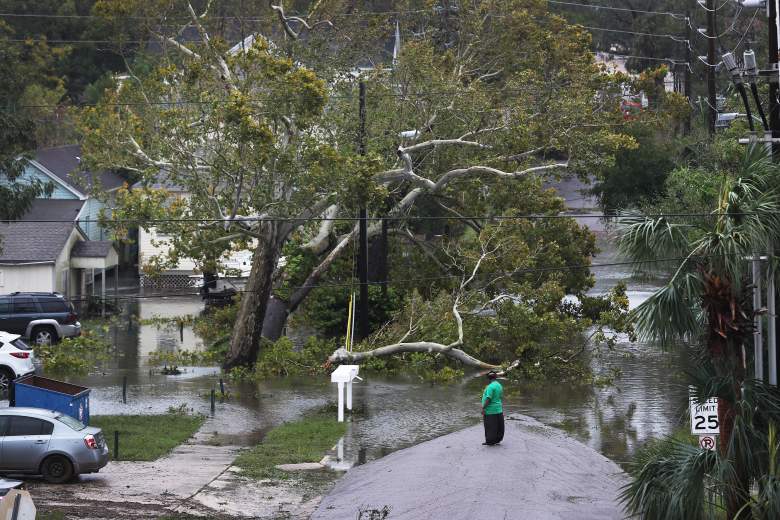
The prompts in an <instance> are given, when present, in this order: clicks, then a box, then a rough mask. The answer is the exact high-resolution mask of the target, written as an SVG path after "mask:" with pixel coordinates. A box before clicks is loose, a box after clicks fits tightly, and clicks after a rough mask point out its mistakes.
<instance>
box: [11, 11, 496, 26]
mask: <svg viewBox="0 0 780 520" xmlns="http://www.w3.org/2000/svg"><path fill="white" fill-rule="evenodd" d="M423 13H431V14H438V13H436V10H435V9H405V10H394V11H358V12H354V13H333V14H330V15H328V17H329V18H371V17H382V16H388V17H390V16H403V15H411V14H423ZM286 14H287V16H288V17H290V16H294V17H300V18H306V17H307V16H308V15H306V14H303V13H298V14H295V13H286ZM490 16H494V17H503V15H494V14H493V15H490ZM0 18H42V19H76V20H78V19H99V20H107V18H106V17H105V16H101V15H94V14H57V13H0ZM122 19H123V20H151V21H159V20H161V19H167V17H164V16H138V15H127V16H122ZM278 19H279V16H278V15H277V14H268V15H267V16H236V15H226V16H213V17H211V18H207V19H206V21H222V20H235V21H241V22H267V21H276V20H278ZM191 23H192V19H191V18H189V17H186V18H184V19H182V21H181V24H177V25H176V26H180V25H182V24H183V25H189V24H191Z"/></svg>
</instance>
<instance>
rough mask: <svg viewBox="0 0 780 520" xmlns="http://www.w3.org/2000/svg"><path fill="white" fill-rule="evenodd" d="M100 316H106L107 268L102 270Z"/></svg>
mask: <svg viewBox="0 0 780 520" xmlns="http://www.w3.org/2000/svg"><path fill="white" fill-rule="evenodd" d="M100 275H101V276H100V316H101V317H103V318H105V317H106V268H105V267H104V268H103V269H101V270H100Z"/></svg>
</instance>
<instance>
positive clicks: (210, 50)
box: [82, 0, 656, 366]
mask: <svg viewBox="0 0 780 520" xmlns="http://www.w3.org/2000/svg"><path fill="white" fill-rule="evenodd" d="M347 4H350V3H349V2H347V3H342V2H336V1H332V2H327V1H323V2H313V3H311V4H310V5H296V6H295V8H297V9H311V10H310V11H309V12H308V13H306V15H305V16H304V17H303V18H304V20H305V21H306V24H304V23H303V22H301V21H300V20H297V19H295V18H292V17H289V16H287V15H286V14H285V13H289V12H295V11H292V10H291V9H293V8H292V7H291V6H290V5H289V4H272V7H271V8H270V9H268V8H265V7H263V9H262V14H263V15H264V16H269V19H270V20H271V21H269V25H267V26H266V25H263V24H264V21H263V20H265V18H264V16H261V17H260V18H261V21H260V22H258V24H259V25H258V28H257V29H255V30H260V31H262V30H265V32H261V33H260V34H255V38H254V41H253V42H251V43H250V42H248V41H247V42H245V44H244V46H241V45H239V46H238V47H236V48H234V50H233V51H232V52H231V51H229V49H230V46H231V44H233V43H234V42H235V41H236V39H235V38H236V36H237V31H236V29H237V27H235V26H232V27H231V26H230V25H229V24H228V25H224V24H222V22H223V21H224V20H225V19H226V18H224V17H221V16H222V15H221V13H222V12H223V11H221V10H220V8H219V6H218V3H215V4H214V5H209V6H208V7H209V9H208V10H206V9H205V7H206V6H201V5H196V6H192V7H191V6H189V4H187V3H186V2H133V1H128V2H123V3H122V4H116V3H113V2H99V3H98V4H96V7H95V9H96V12H100V13H101V15H103V16H105V17H106V19H107V23H116V22H117V21H118V20H122V19H124V18H127V17H131V16H132V17H142V18H143V19H145V20H149V19H159V20H166V21H169V22H170V21H177V22H178V21H182V23H183V25H181V26H176V27H170V23H169V24H166V25H164V26H161V25H159V24H157V25H156V24H154V23H151V22H150V23H149V30H150V31H151V32H150V35H151V36H150V37H151V38H153V39H155V41H159V42H160V54H159V58H158V59H157V60H156V61H155V63H154V66H153V67H150V68H148V69H142V68H138V69H132V70H131V73H132V74H131V77H130V78H128V79H127V80H126V81H123V82H122V83H121V84H120V85H117V86H116V87H115V88H114V89H110V90H109V91H107V93H106V95H105V96H104V97H103V100H102V102H101V103H99V104H98V106H96V107H94V108H90V109H87V110H85V111H84V113H83V115H82V116H83V117H82V123H83V129H84V133H85V136H86V141H85V149H86V151H87V154H86V155H87V162H88V163H89V165H92V166H96V167H110V168H121V169H124V170H125V171H129V172H133V174H134V175H136V176H137V178H138V179H140V180H141V188H140V189H135V190H132V191H128V192H127V193H126V194H125V193H123V194H122V195H121V196H120V197H119V198H118V200H119V202H120V207H119V208H117V211H116V212H115V213H114V215H116V216H119V215H121V216H123V217H129V218H130V219H133V218H134V215H136V216H137V218H139V219H140V220H143V219H144V218H147V217H148V216H155V217H158V218H159V217H173V218H176V219H177V221H176V222H167V223H165V224H160V226H159V230H160V231H161V232H163V233H165V234H167V235H169V236H170V237H171V238H170V239H169V240H170V243H171V245H172V246H173V247H172V249H171V252H170V255H168V256H167V257H166V258H160V259H159V263H158V265H159V266H160V267H162V266H165V265H170V264H172V263H175V261H176V260H178V259H179V258H182V257H191V258H194V259H195V260H196V262H197V263H198V264H199V266H200V267H202V268H204V269H207V268H208V269H210V268H214V267H215V266H218V264H219V263H220V259H221V258H223V257H224V255H225V254H226V253H228V252H229V251H230V250H232V249H240V248H245V247H251V248H253V249H254V251H255V253H254V259H253V266H252V274H251V275H250V278H249V282H248V286H247V292H246V294H245V295H244V298H242V307H241V310H240V311H239V315H238V319H237V323H236V327H235V329H234V335H233V339H232V342H231V354H230V359H229V361H228V364H229V365H231V366H232V365H235V364H250V365H251V364H253V363H254V361H255V360H256V359H257V357H258V354H259V352H260V345H261V343H260V337H261V335H264V336H266V337H267V338H270V339H276V338H278V337H279V334H281V331H282V330H283V328H284V324H285V322H286V319H287V316H288V315H290V314H291V313H293V312H294V311H295V310H297V309H298V308H299V306H300V305H302V304H303V302H304V301H305V300H306V299H307V297H308V295H309V293H310V292H311V291H312V290H313V289H314V288H315V287H317V286H318V285H320V282H321V281H323V280H327V279H329V277H330V276H331V275H333V274H336V275H338V270H335V271H334V272H333V273H332V272H331V268H332V266H333V265H334V263H335V262H336V261H337V260H339V259H340V258H343V257H344V256H345V255H346V254H347V252H349V251H351V250H352V244H353V242H354V240H355V238H356V236H357V229H356V227H354V225H353V223H349V222H344V221H333V220H325V221H318V220H312V219H316V217H318V216H322V215H327V216H328V217H329V218H333V217H340V218H351V217H354V215H355V214H356V212H357V209H358V208H359V207H361V206H364V207H366V208H367V209H368V211H369V213H370V214H371V215H381V214H390V215H392V216H393V217H394V219H393V220H392V221H391V230H390V234H391V236H393V237H395V238H393V239H392V240H393V241H394V244H397V243H399V242H400V241H407V240H408V237H409V236H410V235H411V236H412V238H414V239H415V240H416V238H415V237H416V235H417V231H418V230H417V229H416V228H415V226H416V224H415V223H414V219H410V220H409V221H406V220H405V219H403V218H401V217H404V216H406V215H410V216H418V215H419V216H424V214H426V212H427V211H429V209H430V208H431V207H435V208H437V209H436V211H444V212H445V214H446V215H447V216H449V217H451V218H452V223H451V224H449V225H450V228H451V230H453V232H454V233H455V234H454V235H453V236H451V237H449V238H450V239H451V240H449V241H447V243H450V244H457V243H458V241H459V240H460V239H461V238H462V239H463V240H464V243H463V244H462V245H464V247H465V245H466V244H467V243H468V233H466V229H467V228H468V229H471V230H472V231H471V232H472V233H474V234H475V235H476V236H480V235H482V234H483V233H484V232H485V230H484V229H482V226H483V224H481V223H474V222H470V223H469V222H465V223H464V221H463V220H464V219H462V218H461V216H462V215H488V216H490V215H499V216H507V215H512V214H515V213H522V212H524V211H530V212H534V211H537V208H538V210H540V211H548V212H551V213H555V212H558V211H560V209H561V208H560V207H551V206H550V205H549V204H545V203H539V202H538V200H537V199H539V198H540V197H542V196H541V195H540V191H541V182H540V181H541V179H543V178H550V177H553V178H554V177H556V176H557V175H562V174H564V173H567V174H579V175H582V176H587V175H592V174H594V172H597V171H600V170H601V169H602V168H605V167H609V166H610V165H612V164H614V154H615V152H616V151H617V150H619V149H621V148H623V147H631V146H634V145H635V141H634V139H633V138H632V137H631V136H629V135H626V134H623V133H621V129H622V126H623V125H624V124H625V123H624V121H623V118H622V116H621V114H620V111H619V100H620V97H621V95H622V92H623V90H624V89H625V88H627V85H629V84H630V83H631V81H630V80H629V78H627V77H625V76H623V75H609V74H605V73H604V72H603V71H602V70H601V69H600V68H599V66H598V65H597V64H596V63H595V62H594V59H593V56H592V54H591V52H590V36H589V35H588V33H587V32H586V31H584V30H583V29H581V28H578V27H575V26H572V25H570V24H568V23H566V21H565V20H563V19H562V18H560V17H558V16H554V15H551V14H550V13H549V11H548V9H547V4H546V2H543V1H540V0H539V1H537V0H534V1H530V2H529V1H519V0H518V1H515V0H512V1H503V0H502V1H493V0H483V1H480V2H474V3H471V4H469V5H463V6H459V8H458V9H457V10H455V9H451V8H447V9H444V10H442V9H440V8H437V7H436V5H434V4H433V3H431V2H414V1H410V2H401V3H399V4H398V5H397V8H398V10H404V9H412V11H409V12H408V13H404V15H403V16H402V17H400V19H399V20H398V22H399V23H398V27H399V30H400V31H401V32H402V34H403V37H402V40H403V46H402V49H401V52H400V55H399V56H398V57H397V61H396V62H395V63H391V59H390V58H389V56H387V51H386V49H387V46H388V44H389V43H392V42H393V35H394V33H395V29H396V24H394V23H391V20H388V18H387V16H386V15H381V16H357V15H355V16H352V14H356V13H364V12H366V11H368V10H369V9H371V6H369V5H367V4H366V5H363V4H361V5H359V6H358V5H347ZM353 4H354V3H353ZM231 5H233V4H231ZM439 7H441V6H439ZM450 7H451V6H450ZM428 8H430V9H428ZM284 9H286V11H284ZM228 12H229V11H228ZM345 14H350V15H349V16H342V15H345ZM133 19H136V18H133ZM280 24H281V26H280ZM402 24H403V25H402ZM174 25H175V24H174ZM307 27H308V28H307ZM238 29H241V28H240V27H238ZM239 32H240V31H239ZM184 34H187V35H189V36H187V37H184V36H180V35H184ZM243 34H246V33H243ZM302 35H303V36H302ZM118 38H119V39H121V38H125V36H124V35H118ZM177 38H178V39H177ZM518 48H521V49H523V52H520V53H519V52H517V49H518ZM369 63H373V64H374V66H373V67H371V68H370V70H363V71H362V72H360V75H361V78H362V80H363V81H364V82H365V83H366V85H367V121H366V133H367V150H366V154H365V155H360V154H358V153H356V148H357V142H356V141H357V136H358V129H359V124H358V119H359V118H358V110H357V109H358V100H357V91H358V85H357V83H358V81H357V80H356V78H355V76H354V75H353V72H354V71H356V66H361V65H366V64H369ZM391 65H392V66H391ZM655 115H656V109H655V108H653V110H650V111H648V113H647V114H644V115H643V116H642V117H643V118H644V117H647V118H654V117H655ZM160 186H162V189H165V188H166V187H168V188H170V187H172V186H177V187H179V188H183V189H184V191H185V192H187V193H188V195H187V196H186V197H182V198H180V199H177V200H172V199H171V198H167V197H165V196H161V193H162V192H160V191H159V188H160ZM542 198H543V197H542ZM426 207H427V208H428V209H426ZM246 217H249V218H246ZM200 219H207V220H206V221H205V222H204V221H200ZM141 225H143V226H145V227H147V226H149V224H144V223H143V222H142V224H141ZM557 225H559V226H560V228H559V229H556V228H555V227H554V226H552V225H551V226H550V227H547V228H545V227H543V226H532V225H528V226H525V225H517V226H514V227H511V226H507V228H506V229H508V230H509V231H511V233H517V234H521V233H528V237H527V241H523V240H519V239H518V240H517V241H516V243H517V244H516V245H517V246H518V247H519V245H520V244H523V246H524V247H527V248H531V247H537V248H539V249H540V250H545V249H550V250H551V251H550V258H560V262H561V263H567V262H569V261H575V262H578V265H584V264H586V263H587V262H586V261H585V260H583V259H584V258H586V257H587V256H588V252H589V250H588V245H587V244H588V241H587V239H585V238H584V235H586V234H587V233H585V232H584V231H575V230H574V229H573V228H572V227H571V226H573V223H572V222H570V221H567V220H566V219H560V221H559V223H558V224H557ZM123 231H124V230H123V229H122V227H121V226H119V227H118V235H119V236H121V235H122V233H123ZM380 231H381V225H380V224H379V223H378V222H375V221H372V223H371V225H370V226H369V235H370V237H371V239H372V240H375V239H377V237H378V236H379V234H380ZM548 233H562V236H574V238H575V239H574V240H572V241H570V242H568V243H566V242H564V241H560V242H556V241H555V240H553V239H551V237H550V236H549V235H547V234H548ZM578 233H579V234H578ZM460 234H462V235H463V236H462V237H460V236H459V235H460ZM581 235H582V236H581ZM399 237H400V238H399ZM472 238H473V236H472ZM477 242H478V240H477V241H476V242H473V244H476V243H477ZM430 245H432V244H428V245H427V246H430ZM427 246H426V247H427ZM459 247H460V244H459ZM583 248H584V249H583ZM427 249H430V247H427ZM434 249H435V248H434ZM465 249H468V247H465ZM559 250H560V251H559ZM429 252H431V251H429ZM534 253H535V252H534ZM432 254H433V256H434V257H436V256H437V255H439V256H441V254H442V253H441V251H440V252H436V251H433V252H432ZM444 254H445V256H446V252H444ZM282 256H284V258H285V262H280V261H279V259H280V258H281V257H282ZM530 256H533V255H530V254H529V253H528V251H526V256H518V259H517V264H512V262H511V259H512V258H513V257H511V256H507V257H506V258H505V259H504V261H505V265H504V266H503V268H504V270H512V269H514V268H516V267H517V266H518V265H523V263H524V262H526V261H529V260H528V257H530ZM440 263H441V262H440ZM437 267H440V266H437ZM424 268H425V267H422V266H421V269H424ZM444 274H445V275H452V274H453V273H452V272H448V271H446V269H445V272H444ZM588 277H589V274H588V273H587V268H586V267H583V268H582V269H581V270H580V269H575V270H573V271H572V272H571V273H569V274H567V275H564V276H563V277H562V279H561V280H560V281H559V282H558V283H559V284H561V287H562V288H563V289H564V291H566V290H572V291H575V292H576V291H578V290H580V288H582V287H585V286H586V285H587V284H586V283H583V280H585V279H587V278H588ZM580 278H581V279H582V280H579V279H580ZM430 294H432V295H433V294H435V292H431V293H430ZM343 301H344V300H343V294H342V299H341V301H340V302H334V303H336V304H337V305H343ZM342 312H343V313H344V315H346V309H342Z"/></svg>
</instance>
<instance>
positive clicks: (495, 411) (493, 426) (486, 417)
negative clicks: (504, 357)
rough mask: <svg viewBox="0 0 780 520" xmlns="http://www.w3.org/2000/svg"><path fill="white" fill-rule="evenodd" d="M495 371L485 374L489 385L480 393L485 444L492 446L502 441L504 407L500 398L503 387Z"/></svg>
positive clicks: (502, 393)
mask: <svg viewBox="0 0 780 520" xmlns="http://www.w3.org/2000/svg"><path fill="white" fill-rule="evenodd" d="M497 377H498V374H496V372H495V370H491V371H490V372H488V373H487V378H488V381H490V383H488V385H487V386H486V387H485V391H484V392H483V393H482V422H484V423H485V442H483V443H482V444H485V445H487V446H492V445H494V444H498V443H500V442H501V441H502V440H504V407H503V405H502V403H501V398H502V396H503V395H504V387H502V386H501V383H499V382H498V381H497V380H496V378H497Z"/></svg>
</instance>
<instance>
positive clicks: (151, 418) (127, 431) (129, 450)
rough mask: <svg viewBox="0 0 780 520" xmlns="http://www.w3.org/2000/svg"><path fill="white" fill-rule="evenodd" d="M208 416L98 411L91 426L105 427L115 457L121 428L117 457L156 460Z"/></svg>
mask: <svg viewBox="0 0 780 520" xmlns="http://www.w3.org/2000/svg"><path fill="white" fill-rule="evenodd" d="M204 420H205V417H203V416H202V415H187V414H183V413H167V414H164V415H95V416H93V417H91V418H90V426H97V427H98V428H101V429H102V430H103V435H105V436H106V442H107V443H108V446H109V449H110V450H111V457H112V458H115V457H114V455H115V454H114V432H115V431H118V432H119V458H118V460H144V461H149V460H156V459H159V458H160V457H162V456H163V455H166V454H167V453H169V452H170V451H171V450H172V449H173V448H175V447H176V446H178V445H179V444H181V443H182V442H184V441H186V440H187V439H189V438H190V437H192V435H193V434H194V433H195V432H196V431H198V428H200V426H201V425H202V424H203V421H204Z"/></svg>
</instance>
